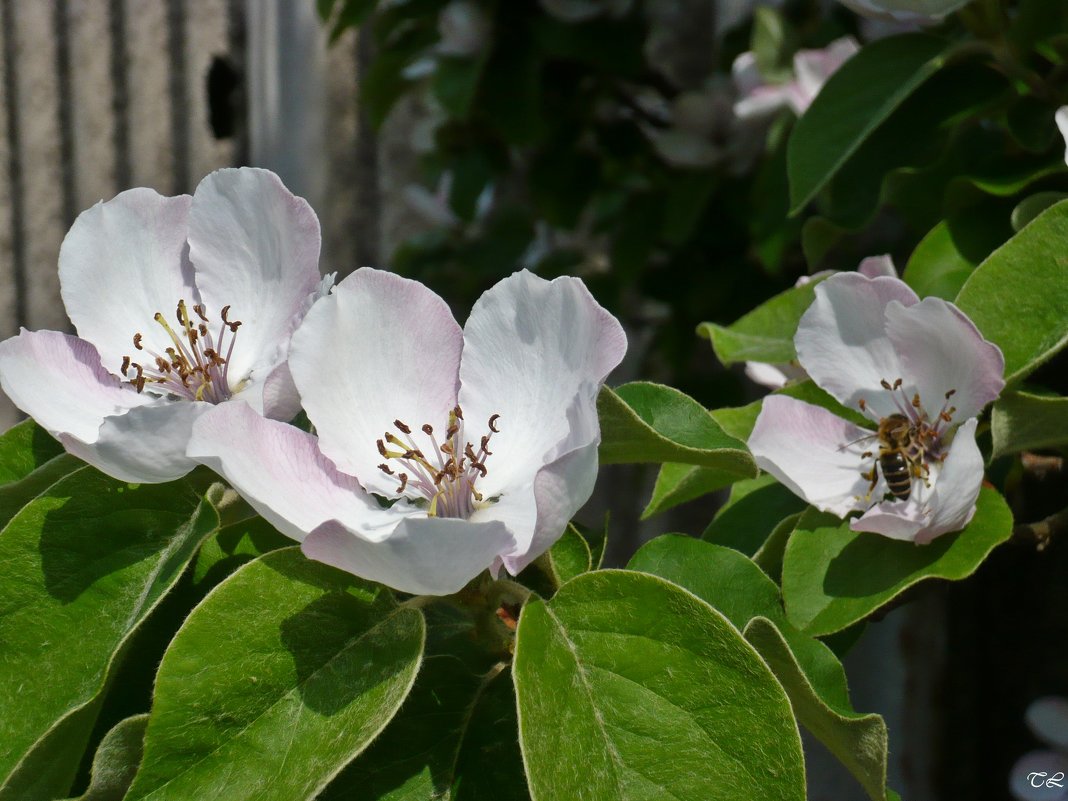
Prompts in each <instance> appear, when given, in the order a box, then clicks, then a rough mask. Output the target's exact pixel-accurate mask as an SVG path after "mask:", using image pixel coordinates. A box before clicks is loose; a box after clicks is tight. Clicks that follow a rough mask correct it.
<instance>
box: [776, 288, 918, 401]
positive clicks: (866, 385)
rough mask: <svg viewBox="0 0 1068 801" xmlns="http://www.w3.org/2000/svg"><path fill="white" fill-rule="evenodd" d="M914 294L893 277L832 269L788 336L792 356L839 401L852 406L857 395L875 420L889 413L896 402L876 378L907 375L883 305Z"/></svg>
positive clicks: (903, 301) (909, 299) (913, 300)
mask: <svg viewBox="0 0 1068 801" xmlns="http://www.w3.org/2000/svg"><path fill="white" fill-rule="evenodd" d="M919 300H920V299H919V298H918V297H917V296H916V293H915V292H913V291H912V290H911V289H910V288H909V287H908V285H906V284H905V283H904V282H903V281H899V280H898V279H896V278H888V277H879V278H867V277H866V276H863V275H861V274H860V273H855V272H845V273H837V274H836V275H832V276H831V277H830V278H828V279H826V280H825V281H822V282H820V283H819V284H818V285H817V286H816V298H815V300H813V302H812V305H811V306H809V308H808V310H807V311H806V312H805V313H804V314H803V315H802V316H801V322H800V323H799V324H798V327H797V334H796V336H795V337H794V345H795V347H796V348H797V359H798V362H799V363H800V364H801V367H803V368H804V369H805V371H806V372H808V374H809V375H810V376H812V379H813V380H814V381H815V382H816V384H818V385H819V386H820V387H822V388H823V389H824V390H826V391H827V392H829V393H830V394H831V395H832V396H834V397H835V398H836V399H837V400H838V401H839V402H841V403H842V404H843V405H845V406H848V407H849V408H851V409H858V408H860V406H859V402H860V400H861V399H863V400H864V401H865V402H866V403H867V407H868V408H867V411H866V412H865V414H867V416H868V417H870V418H871V419H872V420H875V421H878V420H880V419H881V418H883V417H887V416H888V415H891V414H894V413H895V412H896V411H898V409H897V405H896V404H895V402H894V399H893V398H892V397H891V394H890V393H889V392H887V391H885V390H883V389H882V388H881V387H880V384H879V382H880V381H882V380H886V381H890V382H893V381H895V380H897V379H898V378H902V377H906V378H907V376H904V373H903V368H902V364H901V360H900V358H899V356H898V353H897V351H896V350H895V348H894V346H893V343H892V342H891V341H890V338H889V336H888V335H887V332H886V322H885V321H886V306H887V304H888V303H890V302H893V301H897V302H899V303H901V304H902V305H904V306H911V305H913V304H915V303H919ZM906 388H907V387H906Z"/></svg>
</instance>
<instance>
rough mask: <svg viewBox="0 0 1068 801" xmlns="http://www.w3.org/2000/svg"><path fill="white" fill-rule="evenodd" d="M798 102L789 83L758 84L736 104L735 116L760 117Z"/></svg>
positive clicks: (744, 118) (739, 117) (743, 117)
mask: <svg viewBox="0 0 1068 801" xmlns="http://www.w3.org/2000/svg"><path fill="white" fill-rule="evenodd" d="M796 102H797V98H796V96H795V90H793V89H791V87H790V86H789V85H783V86H771V85H769V86H758V87H757V88H755V89H753V90H752V91H751V92H749V93H747V94H746V95H745V96H744V97H741V98H739V99H738V100H737V101H736V102H735V104H734V116H736V117H737V118H738V119H740V120H749V119H759V118H761V117H766V116H768V115H770V114H774V113H775V112H776V111H778V110H779V109H781V108H785V107H787V106H791V107H793V105H794V104H795V103H796Z"/></svg>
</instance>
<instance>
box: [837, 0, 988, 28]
mask: <svg viewBox="0 0 1068 801" xmlns="http://www.w3.org/2000/svg"><path fill="white" fill-rule="evenodd" d="M969 1H970V0H840V2H841V3H842V5H844V6H848V7H849V8H851V9H853V10H854V11H856V12H857V13H858V14H862V15H864V16H866V17H872V18H874V19H883V20H892V21H895V22H901V23H908V24H913V25H925V24H926V25H933V24H935V23H937V22H940V21H941V20H942V18H943V17H944V16H945V15H946V14H949V13H950V12H952V11H956V10H957V9H958V8H960V7H961V6H963V5H964V4H965V3H968V2H969Z"/></svg>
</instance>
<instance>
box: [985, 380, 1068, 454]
mask: <svg viewBox="0 0 1068 801" xmlns="http://www.w3.org/2000/svg"><path fill="white" fill-rule="evenodd" d="M990 427H991V430H992V432H993V435H994V452H993V453H992V454H991V458H992V459H996V458H998V457H999V456H1004V455H1005V454H1007V453H1017V452H1018V451H1028V450H1035V449H1038V448H1059V447H1063V446H1065V445H1068V398H1061V397H1055V396H1053V397H1051V396H1048V395H1034V394H1032V393H1030V392H1008V393H1006V394H1004V395H1002V396H1001V397H1000V398H998V400H997V401H996V402H995V403H994V408H993V411H992V412H991V416H990Z"/></svg>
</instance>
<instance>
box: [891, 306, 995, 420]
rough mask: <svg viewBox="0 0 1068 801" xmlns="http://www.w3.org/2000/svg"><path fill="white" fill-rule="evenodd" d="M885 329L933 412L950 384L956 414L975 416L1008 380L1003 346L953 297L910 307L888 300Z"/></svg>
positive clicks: (930, 410) (924, 402) (905, 369)
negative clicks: (990, 338) (985, 335)
mask: <svg viewBox="0 0 1068 801" xmlns="http://www.w3.org/2000/svg"><path fill="white" fill-rule="evenodd" d="M886 331H887V336H889V338H890V341H891V342H892V343H893V345H894V348H895V349H896V350H897V352H898V354H899V357H900V359H901V369H902V370H903V371H904V373H905V375H906V376H907V377H908V381H909V383H910V384H914V387H915V391H917V392H919V393H920V399H921V401H922V403H923V406H924V408H925V409H926V410H927V412H928V413H929V414H930V415H931V416H932V417H934V416H935V415H937V414H938V411H939V409H941V408H942V405H943V402H944V400H945V394H946V393H947V392H949V391H951V390H952V391H954V392H955V394H954V395H953V397H952V398H951V399H950V402H951V403H952V404H953V406H955V407H956V408H957V412H956V413H955V416H956V419H957V420H965V419H967V418H969V417H974V416H975V415H977V414H979V412H980V411H981V410H982V408H983V407H984V406H986V405H987V404H988V403H990V402H992V401H993V400H994V399H995V398H997V396H998V395H999V394H1001V390H1002V389H1003V388H1004V386H1005V379H1004V377H1003V376H1004V373H1005V357H1004V356H1002V354H1001V349H1000V348H998V346H997V345H995V344H994V343H992V342H989V341H987V340H986V339H984V338H983V335H982V334H981V333H979V329H977V328H976V327H975V324H974V323H973V322H972V321H971V320H969V319H968V317H967V315H965V314H964V312H962V311H961V310H960V309H958V308H957V307H956V306H954V305H953V304H952V303H949V302H948V301H945V300H942V299H941V298H934V297H931V298H924V299H923V300H922V301H920V302H919V303H917V304H915V305H913V306H908V307H905V306H902V305H901V304H899V303H889V304H887V307H886ZM909 391H910V394H911V392H912V389H911V388H910V390H909Z"/></svg>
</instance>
